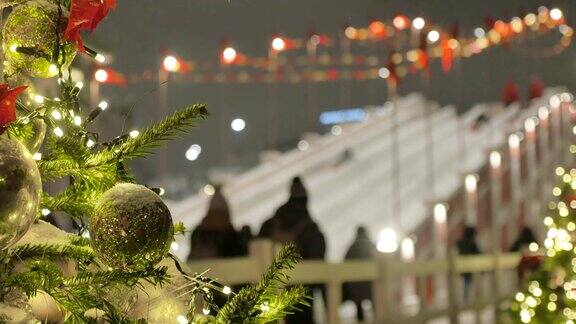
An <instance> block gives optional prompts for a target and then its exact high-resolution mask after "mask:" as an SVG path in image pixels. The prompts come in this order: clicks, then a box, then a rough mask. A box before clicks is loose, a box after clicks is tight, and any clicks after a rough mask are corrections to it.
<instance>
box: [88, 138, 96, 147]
mask: <svg viewBox="0 0 576 324" xmlns="http://www.w3.org/2000/svg"><path fill="white" fill-rule="evenodd" d="M94 145H96V142H94V141H93V140H91V139H88V141H86V147H88V148H91V147H92V146H94Z"/></svg>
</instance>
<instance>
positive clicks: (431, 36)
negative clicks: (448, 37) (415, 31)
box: [426, 30, 440, 43]
mask: <svg viewBox="0 0 576 324" xmlns="http://www.w3.org/2000/svg"><path fill="white" fill-rule="evenodd" d="M426 38H427V39H428V41H429V42H430V43H436V42H437V41H438V40H439V39H440V33H439V32H437V31H436V30H431V31H429V32H428V35H427V36H426Z"/></svg>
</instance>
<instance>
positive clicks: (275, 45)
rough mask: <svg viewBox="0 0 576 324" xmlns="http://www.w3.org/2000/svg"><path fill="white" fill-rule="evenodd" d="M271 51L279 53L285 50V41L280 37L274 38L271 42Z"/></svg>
mask: <svg viewBox="0 0 576 324" xmlns="http://www.w3.org/2000/svg"><path fill="white" fill-rule="evenodd" d="M272 49H273V50H275V51H277V52H280V51H283V50H285V49H286V41H285V40H284V39H283V38H282V37H274V39H273V40H272Z"/></svg>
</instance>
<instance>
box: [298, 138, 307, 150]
mask: <svg viewBox="0 0 576 324" xmlns="http://www.w3.org/2000/svg"><path fill="white" fill-rule="evenodd" d="M297 146H298V150H300V151H306V150H308V149H309V148H310V143H308V141H306V140H300V141H299V142H298V145H297Z"/></svg>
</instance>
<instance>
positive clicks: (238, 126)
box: [230, 118, 246, 132]
mask: <svg viewBox="0 0 576 324" xmlns="http://www.w3.org/2000/svg"><path fill="white" fill-rule="evenodd" d="M230 128H232V130H233V131H235V132H241V131H243V130H244V128H246V122H245V121H244V119H242V118H236V119H234V120H232V122H231V123H230Z"/></svg>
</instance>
